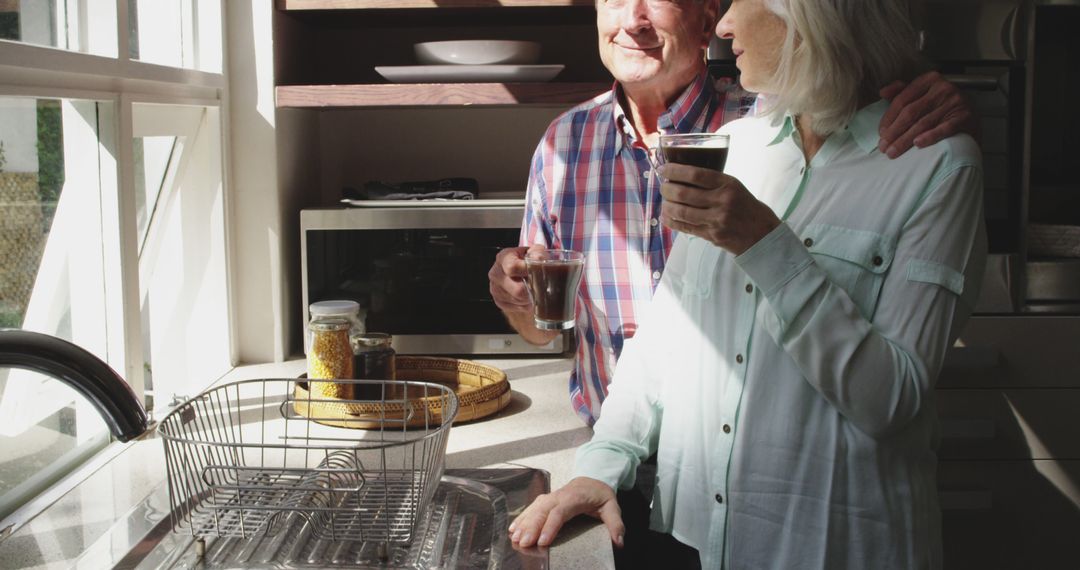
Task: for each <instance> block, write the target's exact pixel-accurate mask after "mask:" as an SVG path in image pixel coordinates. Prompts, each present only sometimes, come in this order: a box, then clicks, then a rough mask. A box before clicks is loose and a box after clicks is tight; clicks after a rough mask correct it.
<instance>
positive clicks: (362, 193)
mask: <svg viewBox="0 0 1080 570" xmlns="http://www.w3.org/2000/svg"><path fill="white" fill-rule="evenodd" d="M478 192H479V185H478V184H477V182H476V179H475V178H443V179H441V180H427V181H418V182H399V183H396V184H394V183H388V182H381V181H371V182H365V183H364V187H363V188H362V189H360V190H357V189H355V188H349V187H345V188H343V189H342V190H341V194H342V197H343V198H344V200H343V201H349V200H435V199H438V200H472V199H474V198H476V194H477V193H478Z"/></svg>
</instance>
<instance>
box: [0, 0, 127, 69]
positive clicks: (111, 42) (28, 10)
mask: <svg viewBox="0 0 1080 570" xmlns="http://www.w3.org/2000/svg"><path fill="white" fill-rule="evenodd" d="M0 39H5V40H14V41H19V42H25V43H28V44H34V45H41V46H49V47H55V48H60V49H66V50H71V51H79V52H83V53H91V54H94V55H103V56H109V57H116V1H115V0H0Z"/></svg>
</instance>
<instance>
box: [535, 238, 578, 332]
mask: <svg viewBox="0 0 1080 570" xmlns="http://www.w3.org/2000/svg"><path fill="white" fill-rule="evenodd" d="M584 267H585V255H584V254H582V253H581V252H580V251H569V250H565V249H541V250H533V251H530V252H528V253H527V254H525V270H526V273H527V277H526V282H527V284H528V286H529V297H530V298H531V299H532V302H533V319H534V320H535V321H536V328H538V329H541V330H564V329H569V328H572V327H573V326H574V318H575V315H574V308H575V307H576V305H577V291H578V286H580V285H581V272H582V269H583V268H584Z"/></svg>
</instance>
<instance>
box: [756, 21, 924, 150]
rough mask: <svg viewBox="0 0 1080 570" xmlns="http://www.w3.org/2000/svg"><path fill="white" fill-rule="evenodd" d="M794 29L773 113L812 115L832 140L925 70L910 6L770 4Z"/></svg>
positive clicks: (773, 91)
mask: <svg viewBox="0 0 1080 570" xmlns="http://www.w3.org/2000/svg"><path fill="white" fill-rule="evenodd" d="M764 2H765V6H766V7H768V9H769V10H770V11H772V12H773V13H775V14H776V15H777V16H779V17H780V18H781V19H782V20H783V21H784V23H785V24H787V36H786V37H785V38H784V45H783V47H782V49H781V53H780V62H779V66H778V68H777V71H776V75H775V76H774V77H773V79H772V81H771V82H770V85H769V89H768V93H769V94H770V96H769V97H767V99H768V105H767V107H766V109H767V112H768V113H769V114H770V115H772V116H773V117H776V116H779V115H782V114H783V113H785V112H791V113H793V114H797V115H802V114H805V115H809V116H810V117H811V128H812V129H813V131H814V132H815V133H817V134H819V135H822V136H825V135H828V134H830V133H833V132H835V131H838V130H841V129H843V128H844V127H845V126H846V125H847V123H848V122H849V121H850V120H851V117H852V116H853V115H854V114H855V112H856V111H858V109H859V106H860V104H865V103H866V102H868V101H874V100H876V99H877V98H878V91H879V90H880V89H881V88H882V87H884V86H885V85H886V84H888V83H890V82H892V81H895V80H898V79H899V80H904V81H907V80H910V79H911V78H913V77H914V75H915V73H916V71H917V70H918V69H919V66H920V59H919V53H918V48H917V47H916V41H915V32H914V30H913V29H912V27H911V23H910V20H909V16H908V2H907V0H764Z"/></svg>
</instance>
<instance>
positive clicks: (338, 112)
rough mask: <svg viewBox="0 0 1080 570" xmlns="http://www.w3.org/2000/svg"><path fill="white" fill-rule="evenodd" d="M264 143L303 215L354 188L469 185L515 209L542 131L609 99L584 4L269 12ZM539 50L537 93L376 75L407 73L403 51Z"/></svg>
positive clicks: (479, 3)
mask: <svg viewBox="0 0 1080 570" xmlns="http://www.w3.org/2000/svg"><path fill="white" fill-rule="evenodd" d="M273 16H274V17H273V38H274V89H275V104H276V107H277V110H278V111H277V119H278V121H277V123H278V124H277V125H276V132H275V137H276V139H277V142H278V165H279V168H278V170H279V171H280V172H283V173H284V174H285V176H284V180H283V181H282V182H281V184H285V185H303V186H304V190H303V195H304V198H303V200H302V201H301V203H302V207H326V206H333V205H335V204H336V203H337V200H338V199H339V198H340V196H341V191H342V188H344V187H350V186H351V187H358V186H359V185H362V184H363V183H364V182H366V181H370V180H383V181H388V182H401V181H407V180H435V179H442V178H450V177H468V178H474V179H476V180H477V181H478V183H479V185H480V197H481V198H483V197H499V198H505V197H523V196H524V191H525V186H526V184H527V180H528V175H529V165H530V159H531V157H532V154H533V150H534V149H535V147H536V144H537V143H538V142H539V140H540V138H541V136H542V135H543V132H544V130H545V129H546V127H547V125H548V124H549V123H550V122H551V120H552V119H554V118H555V117H556V116H557V115H558V114H559V113H561V112H563V111H565V110H566V109H568V108H570V107H571V106H573V105H575V104H577V103H580V102H583V101H586V100H588V99H589V98H591V97H593V96H595V95H597V94H599V93H602V92H604V91H606V90H608V89H610V88H611V81H612V79H611V77H610V75H609V74H608V73H607V70H606V69H604V67H603V64H602V62H601V61H600V56H599V54H598V51H597V47H596V42H597V40H596V21H595V20H596V13H595V9H594V7H593V0H535V1H534V0H527V1H524V0H498V1H492V0H277V3H276V8H275V10H274V15H273ZM460 39H517V40H530V41H536V42H539V43H540V44H541V55H540V61H539V62H538V63H540V64H560V65H564V66H565V67H564V69H563V70H562V71H561V72H560V73H559V75H558V76H556V77H555V78H554V79H553V80H552V81H549V82H542V83H425V84H395V83H391V82H389V81H387V80H386V79H385V78H383V77H382V76H380V75H379V74H378V73H377V72H376V71H375V67H376V66H406V65H416V64H417V61H416V58H415V55H414V53H413V44H415V43H418V42H424V41H442V40H460Z"/></svg>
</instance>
